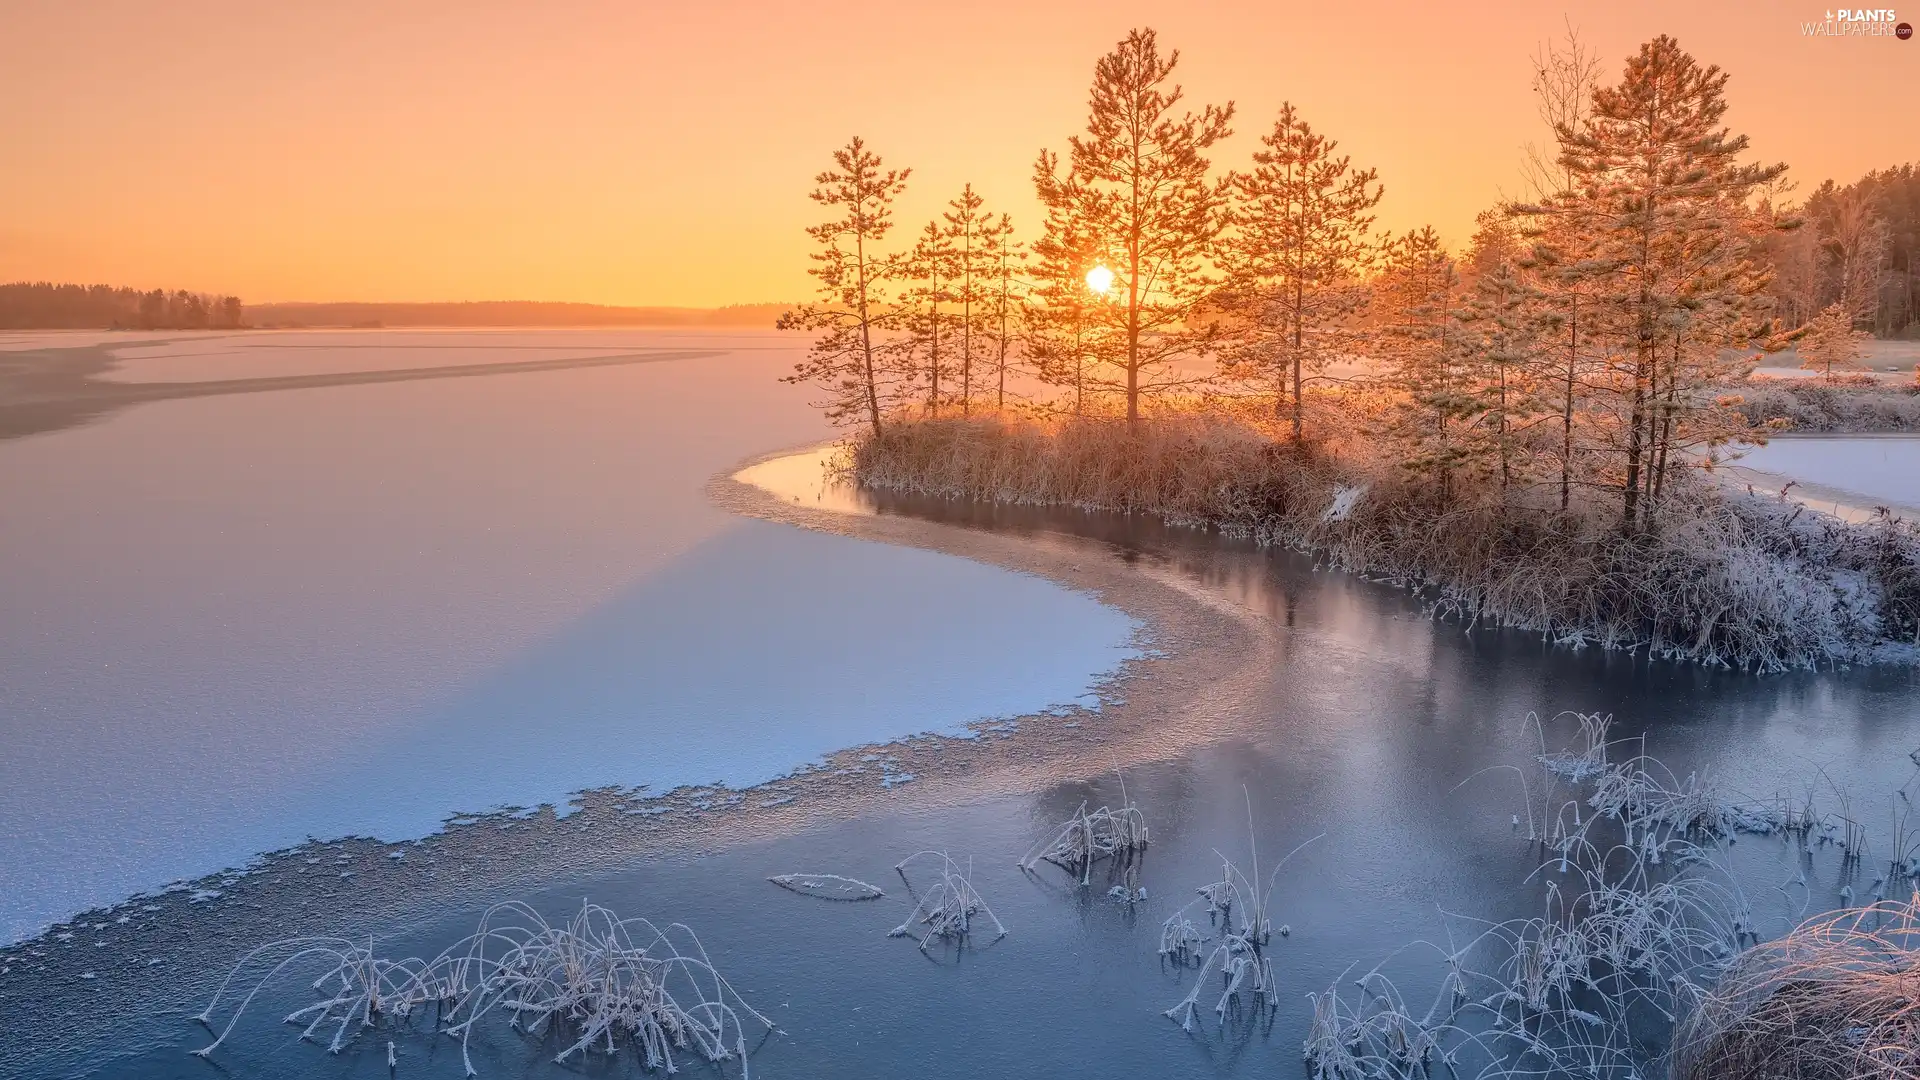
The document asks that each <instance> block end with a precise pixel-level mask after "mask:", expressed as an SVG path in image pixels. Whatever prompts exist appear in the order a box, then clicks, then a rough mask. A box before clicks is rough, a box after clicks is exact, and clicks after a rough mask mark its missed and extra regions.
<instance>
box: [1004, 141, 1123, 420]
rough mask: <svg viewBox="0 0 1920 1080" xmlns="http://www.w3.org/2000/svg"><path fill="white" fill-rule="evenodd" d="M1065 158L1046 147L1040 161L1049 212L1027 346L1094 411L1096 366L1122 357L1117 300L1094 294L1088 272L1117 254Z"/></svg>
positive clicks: (1044, 374) (1043, 373) (1074, 402)
mask: <svg viewBox="0 0 1920 1080" xmlns="http://www.w3.org/2000/svg"><path fill="white" fill-rule="evenodd" d="M1058 166H1059V162H1058V160H1057V159H1056V158H1055V157H1054V156H1053V155H1052V154H1049V153H1046V152H1045V151H1042V152H1041V154H1040V160H1039V162H1038V163H1037V164H1036V165H1035V166H1034V176H1035V181H1036V183H1037V184H1038V185H1039V186H1040V187H1041V189H1042V190H1043V191H1046V192H1047V193H1048V197H1047V198H1046V206H1047V217H1046V223H1045V226H1044V229H1043V231H1042V233H1041V236H1040V239H1038V240H1037V241H1035V242H1034V245H1033V255H1034V259H1035V263H1034V267H1033V275H1034V284H1033V289H1032V296H1033V297H1034V298H1035V299H1037V300H1038V301H1039V304H1038V305H1037V306H1034V307H1032V308H1030V309H1029V310H1028V312H1027V316H1028V317H1027V326H1026V345H1027V353H1028V355H1029V356H1030V357H1031V359H1032V361H1033V364H1034V368H1035V374H1037V375H1038V376H1039V377H1040V379H1041V381H1043V382H1046V383H1048V384H1050V385H1053V386H1058V387H1061V388H1062V389H1063V390H1065V391H1066V392H1067V400H1068V402H1069V403H1070V405H1069V408H1070V411H1071V412H1072V413H1073V415H1075V416H1083V415H1085V414H1086V411H1087V406H1088V405H1089V404H1090V402H1089V400H1088V399H1089V393H1090V391H1092V390H1094V389H1095V388H1094V387H1093V386H1092V385H1090V384H1091V382H1092V380H1093V372H1094V371H1095V370H1096V369H1097V368H1098V367H1099V366H1100V364H1101V363H1102V362H1107V363H1122V362H1124V353H1118V354H1117V353H1116V351H1115V350H1114V348H1113V346H1114V343H1115V342H1116V341H1120V340H1121V339H1120V337H1119V335H1117V334H1115V333H1114V332H1113V330H1114V328H1115V326H1116V325H1117V324H1116V322H1115V320H1113V318H1112V315H1113V305H1112V304H1111V303H1109V301H1108V299H1107V298H1106V297H1104V296H1099V295H1096V294H1094V293H1093V291H1092V290H1091V289H1089V288H1088V285H1087V275H1088V274H1089V273H1090V272H1091V271H1092V270H1093V269H1094V268H1095V267H1098V266H1105V265H1107V264H1108V263H1109V262H1111V261H1113V259H1112V255H1111V253H1110V252H1108V251H1107V250H1105V249H1104V248H1103V247H1102V244H1101V241H1102V238H1101V235H1100V234H1099V232H1098V231H1097V228H1096V217H1097V214H1096V213H1095V211H1094V210H1093V209H1092V207H1091V204H1092V203H1093V202H1094V201H1095V196H1093V195H1091V194H1090V193H1088V192H1086V191H1083V190H1082V189H1081V188H1080V187H1079V186H1078V185H1077V184H1076V183H1075V182H1074V181H1073V179H1072V177H1071V176H1067V177H1064V178H1062V177H1060V176H1059V168H1058Z"/></svg>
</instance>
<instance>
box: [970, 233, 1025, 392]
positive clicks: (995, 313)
mask: <svg viewBox="0 0 1920 1080" xmlns="http://www.w3.org/2000/svg"><path fill="white" fill-rule="evenodd" d="M981 237H982V240H983V242H984V244H985V246H986V250H987V253H988V256H987V257H988V260H989V261H988V268H987V269H988V280H987V286H986V294H987V296H986V311H985V315H986V336H987V340H988V342H989V344H990V346H991V348H992V349H993V358H994V365H993V366H994V391H993V394H994V397H993V407H994V411H995V412H998V413H1004V412H1006V411H1007V366H1008V363H1009V360H1010V359H1011V356H1012V350H1013V343H1014V337H1015V335H1016V334H1018V333H1019V332H1020V330H1021V328H1022V327H1023V325H1024V323H1025V318H1024V316H1025V312H1026V306H1027V305H1026V296H1025V288H1026V285H1025V282H1024V281H1023V280H1022V279H1021V278H1020V277H1019V276H1018V275H1019V274H1020V272H1021V270H1022V268H1023V266H1024V264H1025V262H1026V257H1027V253H1026V251H1025V250H1024V249H1022V248H1021V246H1020V245H1019V243H1017V242H1016V241H1015V240H1014V238H1013V219H1012V218H1010V217H1008V216H1007V215H1005V214H1001V215H1000V217H999V218H998V219H997V220H993V221H989V222H988V223H987V224H986V227H985V229H984V230H983V232H982V233H981Z"/></svg>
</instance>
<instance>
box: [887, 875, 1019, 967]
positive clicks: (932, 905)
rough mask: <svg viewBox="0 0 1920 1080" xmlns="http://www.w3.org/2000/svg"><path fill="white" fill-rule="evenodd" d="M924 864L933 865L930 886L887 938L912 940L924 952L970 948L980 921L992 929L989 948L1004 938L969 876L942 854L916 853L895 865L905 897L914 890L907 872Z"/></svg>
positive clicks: (1004, 935)
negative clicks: (939, 944) (942, 947)
mask: <svg viewBox="0 0 1920 1080" xmlns="http://www.w3.org/2000/svg"><path fill="white" fill-rule="evenodd" d="M928 862H930V863H932V864H933V883H932V884H931V885H928V886H927V887H926V890H925V891H924V892H919V893H918V894H917V896H916V898H915V903H914V905H913V910H912V911H911V912H909V913H908V914H907V917H906V920H905V921H904V922H902V923H901V924H900V925H899V926H896V927H894V928H893V930H892V931H890V932H889V933H888V935H887V936H888V937H909V938H914V939H915V940H916V942H917V943H918V944H919V946H920V950H921V951H922V952H925V951H926V950H927V947H928V946H929V945H932V944H933V943H934V942H936V941H939V942H943V943H946V944H950V945H953V946H955V947H956V948H964V947H965V946H967V945H970V944H972V943H973V933H974V924H975V923H976V922H982V921H984V923H985V924H986V925H988V926H991V927H992V928H993V937H992V939H991V940H990V941H989V944H991V942H993V941H999V940H1000V939H1001V938H1003V937H1006V936H1007V928H1006V927H1005V926H1002V925H1001V923H1000V917H999V916H997V915H995V914H994V913H993V909H992V908H990V907H988V906H987V902H986V901H985V900H983V899H981V897H980V893H979V892H978V891H977V890H975V889H974V887H973V881H972V878H971V876H970V875H969V874H968V872H967V871H965V870H963V869H961V867H960V864H959V863H957V862H955V861H954V860H953V859H952V858H951V857H949V856H948V855H947V853H946V852H944V851H916V852H914V853H913V854H912V855H909V856H907V857H906V858H904V859H901V860H900V861H899V863H897V864H895V866H894V870H895V871H896V872H897V873H899V875H900V879H901V880H902V881H904V882H906V883H907V889H908V891H909V893H913V892H914V891H915V890H914V888H913V881H912V879H911V878H909V877H908V876H907V868H908V867H910V866H914V865H916V864H920V863H928Z"/></svg>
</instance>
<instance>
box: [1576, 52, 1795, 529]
mask: <svg viewBox="0 0 1920 1080" xmlns="http://www.w3.org/2000/svg"><path fill="white" fill-rule="evenodd" d="M1726 82H1727V76H1726V75H1725V74H1723V73H1722V72H1721V71H1720V69H1719V68H1717V67H1712V66H1707V67H1702V66H1701V65H1700V64H1699V63H1697V62H1696V61H1695V60H1694V59H1693V57H1691V56H1689V55H1687V53H1686V52H1685V51H1683V50H1682V49H1681V48H1680V45H1679V43H1678V42H1676V41H1674V40H1673V39H1672V38H1670V37H1666V36H1661V37H1658V38H1655V39H1654V40H1652V41H1650V42H1648V43H1646V44H1645V45H1643V46H1641V48H1640V51H1639V53H1638V54H1637V55H1635V56H1634V57H1633V58H1631V59H1630V60H1629V61H1628V62H1627V67H1626V72H1625V75H1624V76H1623V78H1622V80H1621V82H1620V83H1619V84H1618V85H1617V86H1611V87H1602V88H1601V89H1599V90H1597V91H1595V93H1594V96H1593V112H1592V115H1591V116H1590V117H1588V119H1587V122H1586V123H1585V124H1584V125H1583V126H1582V127H1581V128H1580V129H1579V130H1577V131H1576V130H1573V129H1571V128H1569V127H1562V128H1561V129H1560V130H1559V132H1558V135H1559V139H1560V145H1561V150H1562V154H1561V158H1560V160H1561V163H1562V165H1563V166H1564V167H1565V168H1566V169H1567V170H1568V172H1569V173H1570V174H1571V175H1572V176H1573V177H1574V188H1573V191H1572V192H1570V193H1569V196H1568V197H1567V198H1566V199H1565V200H1564V201H1563V210H1564V212H1566V213H1567V215H1568V224H1569V225H1570V227H1571V228H1572V229H1574V230H1575V231H1576V233H1577V234H1579V235H1580V236H1581V237H1582V238H1583V239H1584V240H1586V241H1587V242H1588V244H1589V245H1590V248H1591V250H1590V252H1589V255H1588V257H1587V258H1586V259H1584V260H1582V262H1581V264H1580V266H1579V268H1578V271H1577V276H1578V278H1579V279H1580V280H1581V283H1582V284H1583V285H1585V286H1588V287H1589V288H1591V289H1592V290H1593V291H1594V292H1595V293H1596V294H1597V296H1596V299H1597V300H1598V301H1599V303H1600V304H1601V305H1602V306H1603V307H1607V308H1610V309H1611V310H1612V311H1613V312H1616V313H1617V314H1618V316H1619V317H1620V326H1619V333H1620V338H1621V340H1620V341H1619V350H1618V351H1619V353H1620V356H1621V359H1620V361H1619V362H1618V363H1617V364H1615V365H1613V366H1612V369H1611V372H1612V376H1613V378H1612V383H1613V386H1612V390H1613V392H1614V393H1615V394H1616V395H1617V397H1618V402H1617V406H1618V407H1617V410H1616V414H1615V415H1616V421H1617V436H1618V437H1617V440H1616V444H1615V445H1614V446H1613V447H1612V448H1611V449H1613V450H1614V451H1615V452H1617V454H1618V456H1619V459H1620V463H1621V469H1620V473H1619V476H1618V485H1619V488H1620V490H1621V493H1622V513H1621V521H1622V525H1623V527H1624V528H1626V529H1627V530H1629V531H1632V530H1635V529H1637V528H1639V527H1640V526H1641V524H1642V508H1643V505H1644V504H1645V503H1646V502H1647V500H1648V498H1649V497H1650V496H1655V495H1657V493H1658V489H1659V488H1660V487H1661V486H1662V485H1663V483H1664V480H1665V470H1666V468H1667V466H1668V465H1669V464H1670V462H1671V461H1672V460H1674V459H1673V458H1671V457H1670V456H1669V455H1668V452H1667V451H1668V450H1669V449H1670V448H1671V446H1672V441H1671V440H1672V436H1673V435H1674V434H1675V432H1676V431H1678V430H1681V429H1678V428H1676V426H1675V424H1674V418H1675V415H1676V414H1675V410H1676V409H1680V408H1686V407H1689V406H1691V405H1692V404H1693V403H1695V402H1697V401H1699V400H1700V398H1701V395H1702V394H1703V393H1704V388H1705V384H1706V383H1708V382H1710V381H1711V380H1712V379H1713V378H1715V377H1718V376H1719V375H1721V374H1723V372H1720V371H1718V370H1716V365H1715V364H1714V363H1711V362H1708V363H1688V362H1687V360H1688V359H1689V358H1694V359H1697V358H1701V357H1711V356H1718V355H1720V354H1721V353H1722V352H1723V351H1724V350H1725V349H1728V348H1734V347H1738V346H1740V345H1744V344H1747V343H1748V342H1750V341H1752V340H1753V339H1754V338H1755V337H1756V336H1757V335H1758V334H1759V333H1760V332H1761V331H1762V327H1761V326H1760V325H1759V324H1760V322H1761V320H1760V319H1759V318H1758V314H1759V311H1760V309H1761V308H1762V307H1763V306H1764V296H1763V293H1764V289H1765V287H1766V284H1767V277H1766V273H1765V271H1764V269H1763V268H1761V267H1759V266H1757V265H1756V264H1755V262H1754V261H1753V260H1752V259H1751V258H1750V256H1751V254H1752V251H1753V248H1754V246H1755V241H1756V239H1757V236H1758V231H1757V230H1756V229H1755V228H1753V220H1752V217H1753V215H1752V214H1751V212H1750V211H1748V210H1747V209H1746V205H1745V204H1746V200H1747V199H1748V197H1749V195H1750V194H1751V193H1752V192H1753V191H1754V190H1755V189H1756V188H1758V187H1759V186H1761V185H1763V184H1766V183H1768V182H1770V181H1772V180H1773V179H1774V178H1776V177H1778V176H1779V175H1780V174H1781V173H1782V172H1784V171H1785V166H1781V165H1774V166H1760V165H1753V164H1746V163H1743V162H1741V161H1740V157H1741V155H1742V154H1744V153H1745V151H1746V149H1747V139H1746V137H1745V136H1735V135H1733V134H1731V133H1730V132H1729V131H1728V130H1727V129H1726V128H1724V127H1721V126H1720V121H1721V119H1722V117H1723V116H1724V115H1725V113H1726V110H1727V104H1726V98H1725V88H1726ZM1669 357H1671V359H1669ZM1713 437H1714V436H1712V435H1709V436H1708V438H1709V441H1711V439H1712V438H1713Z"/></svg>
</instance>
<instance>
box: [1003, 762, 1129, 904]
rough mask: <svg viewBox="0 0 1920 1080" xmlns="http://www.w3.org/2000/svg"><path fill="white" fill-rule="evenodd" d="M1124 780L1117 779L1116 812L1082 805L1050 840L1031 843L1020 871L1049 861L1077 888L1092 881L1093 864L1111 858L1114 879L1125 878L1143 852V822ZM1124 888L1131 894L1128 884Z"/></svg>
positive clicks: (1023, 858)
mask: <svg viewBox="0 0 1920 1080" xmlns="http://www.w3.org/2000/svg"><path fill="white" fill-rule="evenodd" d="M1126 788H1127V782H1126V778H1125V777H1122V778H1121V780H1120V798H1121V806H1120V809H1118V810H1112V809H1109V808H1107V807H1104V806H1103V807H1101V808H1099V809H1098V810H1088V809H1087V804H1086V803H1085V802H1082V803H1081V804H1080V809H1079V810H1077V811H1075V812H1074V815H1073V817H1071V818H1069V819H1068V820H1067V822H1066V823H1065V824H1064V825H1062V826H1061V827H1060V830H1059V832H1057V833H1056V834H1055V835H1054V836H1053V838H1052V839H1050V840H1042V841H1041V842H1040V843H1038V844H1035V845H1034V846H1033V848H1032V849H1031V850H1029V851H1028V852H1027V853H1026V854H1025V855H1024V856H1022V857H1021V859H1020V869H1022V870H1025V871H1028V872H1029V873H1031V872H1032V871H1033V869H1034V868H1035V867H1036V866H1038V865H1039V864H1040V863H1042V862H1049V863H1052V864H1053V865H1055V866H1058V867H1059V868H1061V869H1062V870H1065V871H1066V872H1067V873H1069V874H1072V875H1073V876H1074V877H1075V878H1078V879H1079V881H1080V884H1081V885H1083V886H1084V885H1090V884H1092V881H1093V865H1094V863H1096V862H1099V861H1101V860H1102V859H1113V860H1115V863H1116V869H1117V871H1118V873H1116V875H1115V876H1116V877H1121V876H1125V875H1126V872H1127V871H1128V870H1130V869H1131V868H1132V863H1133V861H1134V860H1135V859H1137V858H1138V857H1139V856H1140V855H1141V853H1143V852H1145V851H1146V850H1147V839H1148V834H1147V819H1146V816H1145V815H1143V814H1142V813H1141V812H1140V808H1139V807H1137V806H1135V805H1134V804H1133V800H1131V799H1129V798H1127V797H1126ZM1116 887H1117V888H1125V889H1127V891H1128V894H1129V895H1132V893H1133V889H1132V886H1131V885H1127V884H1123V885H1120V886H1116Z"/></svg>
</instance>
